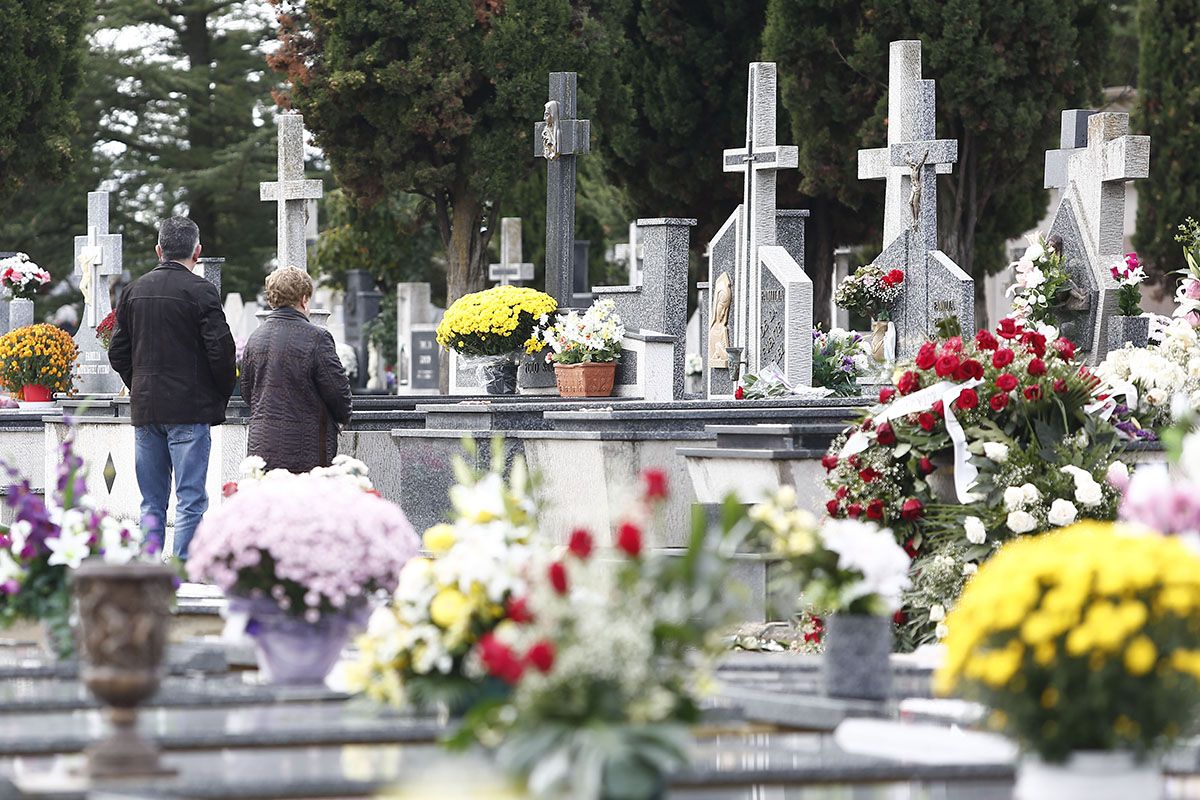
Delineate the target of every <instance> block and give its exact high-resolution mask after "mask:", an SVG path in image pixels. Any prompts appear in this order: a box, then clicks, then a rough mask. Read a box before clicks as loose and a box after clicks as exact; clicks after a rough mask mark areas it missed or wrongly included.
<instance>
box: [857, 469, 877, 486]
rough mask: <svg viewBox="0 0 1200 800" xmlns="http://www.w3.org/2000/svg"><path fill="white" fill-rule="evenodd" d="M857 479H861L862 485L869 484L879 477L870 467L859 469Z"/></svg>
mask: <svg viewBox="0 0 1200 800" xmlns="http://www.w3.org/2000/svg"><path fill="white" fill-rule="evenodd" d="M858 477H859V478H861V479H862V482H863V483H870V482H871V481H873V480H875V479H876V478H878V477H879V473H878V472H876V471H875V470H873V469H871V468H870V467H867V468H866V469H861V470H859V471H858Z"/></svg>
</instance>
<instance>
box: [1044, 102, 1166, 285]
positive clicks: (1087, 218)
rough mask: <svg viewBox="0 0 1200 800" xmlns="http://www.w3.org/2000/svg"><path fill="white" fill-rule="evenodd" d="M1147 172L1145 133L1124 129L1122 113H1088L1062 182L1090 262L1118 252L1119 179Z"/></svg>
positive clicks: (1121, 226) (1121, 220) (1121, 221)
mask: <svg viewBox="0 0 1200 800" xmlns="http://www.w3.org/2000/svg"><path fill="white" fill-rule="evenodd" d="M1149 174H1150V137H1149V136H1131V135H1129V115H1128V114H1124V113H1114V112H1103V113H1098V114H1092V115H1091V116H1090V117H1088V120H1087V146H1086V147H1084V148H1082V149H1079V150H1075V151H1073V152H1072V153H1071V154H1070V155H1069V156H1068V158H1067V166H1066V174H1065V175H1064V176H1063V178H1064V180H1063V183H1064V184H1065V186H1064V192H1065V196H1067V197H1069V198H1070V199H1071V203H1072V206H1073V207H1074V208H1075V209H1076V211H1075V213H1076V214H1077V215H1078V217H1079V229H1080V231H1081V232H1082V233H1083V238H1084V243H1085V246H1086V247H1087V249H1088V254H1089V255H1090V256H1092V257H1093V258H1094V259H1096V263H1098V264H1099V263H1102V262H1104V261H1105V258H1106V257H1107V256H1109V255H1113V256H1118V255H1120V254H1121V253H1122V252H1124V249H1125V182H1126V181H1129V180H1133V179H1135V178H1145V177H1147V176H1149ZM1047 177H1048V178H1049V177H1050V176H1047Z"/></svg>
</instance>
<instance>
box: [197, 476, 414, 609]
mask: <svg viewBox="0 0 1200 800" xmlns="http://www.w3.org/2000/svg"><path fill="white" fill-rule="evenodd" d="M418 545H419V541H418V539H417V535H416V534H415V533H414V532H413V529H412V526H411V525H410V524H409V522H408V519H407V518H406V517H405V516H404V512H402V511H401V510H400V508H399V507H398V506H396V505H395V504H394V503H391V502H388V501H387V500H384V499H382V498H381V497H379V496H378V494H377V493H375V492H367V491H363V490H362V489H361V488H360V487H359V486H358V485H357V484H356V483H355V482H353V481H351V480H346V479H343V478H338V477H323V476H318V475H312V474H308V475H290V474H280V475H276V474H272V475H270V476H268V477H267V478H266V479H264V480H262V481H258V482H250V483H247V484H245V485H243V486H242V487H241V488H240V490H239V491H238V492H237V494H234V495H233V496H231V497H229V498H228V499H226V500H225V501H224V502H223V503H222V504H221V506H220V507H219V508H217V509H216V510H215V511H212V512H210V513H209V514H208V515H207V516H206V517H205V519H204V521H203V522H202V523H201V524H200V528H199V529H198V530H197V532H196V538H195V540H194V541H193V542H192V546H191V553H190V556H189V558H188V562H187V570H188V575H189V577H190V578H191V579H192V580H194V581H205V580H207V581H210V582H212V583H214V584H216V585H217V586H219V587H220V588H221V589H222V590H223V591H224V592H225V594H226V595H228V596H232V597H242V598H247V599H250V600H255V601H266V600H268V599H269V601H270V602H273V603H274V604H275V605H276V606H277V607H278V608H279V609H280V610H281V611H283V612H285V613H287V614H289V615H292V616H294V617H298V618H302V619H304V620H306V621H307V622H310V623H316V622H319V621H320V620H321V619H322V618H323V617H325V616H327V615H336V614H338V613H340V612H342V611H343V610H352V609H353V608H355V607H359V606H361V605H363V603H364V602H365V600H366V598H367V596H369V595H370V594H373V593H375V592H377V591H386V592H389V593H390V592H392V591H394V590H395V588H396V584H397V582H398V580H399V576H400V569H401V568H402V567H403V566H404V564H405V563H407V561H408V560H409V559H410V558H412V557H413V556H414V555H415V554H416V552H417V547H418Z"/></svg>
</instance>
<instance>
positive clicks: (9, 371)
mask: <svg viewBox="0 0 1200 800" xmlns="http://www.w3.org/2000/svg"><path fill="white" fill-rule="evenodd" d="M78 354H79V351H78V350H77V349H76V347H75V341H74V340H73V339H72V338H71V336H70V334H68V333H67V332H66V331H64V330H62V329H61V328H57V327H55V326H53V325H44V324H42V325H27V326H26V327H24V328H17V329H16V330H14V331H9V332H8V333H6V334H4V336H0V384H3V386H4V388H5V389H7V390H8V391H9V392H12V393H13V394H15V395H19V396H20V397H21V398H22V399H30V398H27V397H25V388H26V387H36V386H41V387H44V388H45V389H47V390H48V391H49V392H50V393H51V394H53V393H54V392H69V391H70V390H71V368H72V367H73V366H74V364H75V359H76V357H77V356H78Z"/></svg>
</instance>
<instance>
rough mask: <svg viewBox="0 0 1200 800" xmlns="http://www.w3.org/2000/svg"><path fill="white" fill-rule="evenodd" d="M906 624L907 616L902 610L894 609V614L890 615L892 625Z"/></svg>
mask: <svg viewBox="0 0 1200 800" xmlns="http://www.w3.org/2000/svg"><path fill="white" fill-rule="evenodd" d="M906 622H908V615H907V614H905V613H904V609H902V608H898V609H896V613H895V614H892V624H893V625H903V624H904V623H906Z"/></svg>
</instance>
